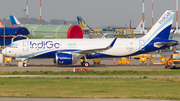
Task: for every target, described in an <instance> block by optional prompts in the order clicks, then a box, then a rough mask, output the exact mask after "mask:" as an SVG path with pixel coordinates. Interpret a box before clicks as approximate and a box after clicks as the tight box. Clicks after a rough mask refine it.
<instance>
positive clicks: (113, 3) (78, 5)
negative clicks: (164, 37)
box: [0, 0, 180, 27]
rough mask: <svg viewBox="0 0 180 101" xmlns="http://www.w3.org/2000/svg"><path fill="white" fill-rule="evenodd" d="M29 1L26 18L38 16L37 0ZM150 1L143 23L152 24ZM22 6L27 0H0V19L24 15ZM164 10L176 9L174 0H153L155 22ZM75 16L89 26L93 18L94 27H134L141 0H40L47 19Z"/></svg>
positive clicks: (65, 18) (91, 25) (24, 5)
mask: <svg viewBox="0 0 180 101" xmlns="http://www.w3.org/2000/svg"><path fill="white" fill-rule="evenodd" d="M28 1H29V8H28V10H29V18H31V17H35V18H38V19H39V5H40V0H28ZM151 2H152V0H145V20H146V24H145V26H146V27H149V26H151V21H152V20H151V19H152V11H151V9H152V3H151ZM179 5H180V1H179ZM25 8H26V0H1V2H0V13H1V14H0V19H3V18H4V17H6V18H9V15H15V16H16V17H17V18H19V17H24V11H23V9H25ZM179 8H180V7H179ZM166 10H176V0H154V23H155V22H156V21H157V20H158V19H159V17H160V16H161V15H162V14H163V13H164V12H165V11H166ZM179 12H180V11H179ZM77 16H81V17H82V18H83V19H84V20H85V21H86V22H87V23H88V25H89V26H90V27H93V25H94V24H93V19H94V20H95V26H96V27H102V26H109V25H114V26H118V27H119V26H129V22H130V20H132V27H136V26H137V25H138V24H139V23H140V21H141V20H142V0H42V19H44V20H46V21H50V20H51V19H64V20H70V21H76V17H77ZM179 17H180V13H179ZM174 20H175V18H174ZM179 20H180V19H179ZM179 25H180V23H179ZM173 26H175V22H174V23H173Z"/></svg>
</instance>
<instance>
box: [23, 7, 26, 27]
mask: <svg viewBox="0 0 180 101" xmlns="http://www.w3.org/2000/svg"><path fill="white" fill-rule="evenodd" d="M23 11H24V21H25V23H24V24H26V18H25V14H26V9H23Z"/></svg>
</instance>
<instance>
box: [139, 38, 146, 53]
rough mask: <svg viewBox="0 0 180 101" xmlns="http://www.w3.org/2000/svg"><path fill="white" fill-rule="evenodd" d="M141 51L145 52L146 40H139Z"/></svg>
mask: <svg viewBox="0 0 180 101" xmlns="http://www.w3.org/2000/svg"><path fill="white" fill-rule="evenodd" d="M139 50H141V51H145V42H144V40H139Z"/></svg>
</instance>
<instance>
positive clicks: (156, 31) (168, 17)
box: [142, 10, 175, 42]
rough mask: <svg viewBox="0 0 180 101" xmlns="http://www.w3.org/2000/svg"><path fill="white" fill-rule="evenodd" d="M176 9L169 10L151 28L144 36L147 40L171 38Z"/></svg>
mask: <svg viewBox="0 0 180 101" xmlns="http://www.w3.org/2000/svg"><path fill="white" fill-rule="evenodd" d="M174 15H175V11H172V10H167V11H166V12H165V13H164V14H163V15H162V16H161V17H160V18H159V20H158V21H157V22H156V24H155V25H154V26H153V27H152V28H151V30H150V31H149V32H148V33H147V34H146V35H145V36H143V37H142V38H145V39H147V42H149V41H151V40H153V39H165V40H168V39H169V34H170V30H171V26H172V23H173V19H174Z"/></svg>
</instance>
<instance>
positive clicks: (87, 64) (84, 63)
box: [81, 56, 89, 67]
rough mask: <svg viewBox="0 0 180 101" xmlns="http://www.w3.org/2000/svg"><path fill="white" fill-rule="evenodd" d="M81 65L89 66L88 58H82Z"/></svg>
mask: <svg viewBox="0 0 180 101" xmlns="http://www.w3.org/2000/svg"><path fill="white" fill-rule="evenodd" d="M81 65H82V66H85V67H89V62H87V59H86V57H84V56H83V57H82V58H81Z"/></svg>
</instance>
